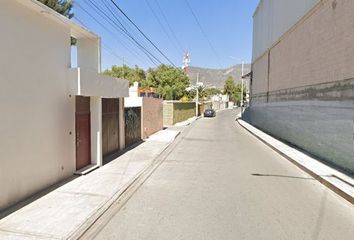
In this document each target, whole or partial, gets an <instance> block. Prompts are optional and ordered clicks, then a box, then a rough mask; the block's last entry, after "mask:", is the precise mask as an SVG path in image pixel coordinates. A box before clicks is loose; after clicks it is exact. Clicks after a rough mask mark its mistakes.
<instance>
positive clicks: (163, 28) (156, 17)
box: [145, 0, 183, 52]
mask: <svg viewBox="0 0 354 240" xmlns="http://www.w3.org/2000/svg"><path fill="white" fill-rule="evenodd" d="M145 2H146V4H147V6H148V7H149V9H150V11H151V12H152V14H153V15H154V17H155V19H156V20H157V22H158V23H159V25H160V27H161V29H162V31H163V32H164V33H165V34H166V36H167V37H168V39H169V40H170V41H171V42H172V43H173V46H174V47H175V49H176V50H177V52H180V51H181V50H180V49H178V47H177V46H176V44H175V42H174V41H173V39H172V37H171V36H170V34H169V33H168V32H167V30H166V28H165V26H164V25H163V24H162V22H161V21H160V18H159V17H158V16H157V14H156V12H155V11H154V9H153V8H152V6H151V4H150V3H149V0H145ZM182 52H183V50H182Z"/></svg>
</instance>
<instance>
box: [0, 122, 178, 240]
mask: <svg viewBox="0 0 354 240" xmlns="http://www.w3.org/2000/svg"><path fill="white" fill-rule="evenodd" d="M178 134H179V131H175V130H168V129H167V130H162V131H160V132H158V133H156V134H154V135H152V136H151V137H150V138H149V139H147V140H146V141H145V142H144V143H142V144H141V145H139V146H137V147H136V148H134V149H132V150H130V151H128V152H126V153H125V154H123V155H121V156H120V157H118V158H117V159H115V160H113V161H111V162H110V163H108V164H106V165H105V166H103V167H101V168H99V169H98V170H96V171H94V172H92V173H90V174H88V175H85V176H82V177H79V178H76V179H75V180H73V181H71V182H69V183H67V184H65V185H63V186H61V187H59V188H57V189H56V190H54V191H52V192H50V193H49V194H47V195H45V196H43V197H41V198H39V199H38V200H36V201H34V202H32V203H30V204H28V205H27V206H25V207H23V208H21V209H19V210H18V211H16V212H14V213H12V214H11V215H9V216H7V217H5V218H3V219H1V220H0V239H2V240H4V239H5V240H6V239H12V240H13V239H21V240H27V239H75V238H77V237H78V236H80V235H81V234H82V233H83V232H84V231H85V230H86V229H87V228H88V227H89V226H91V224H92V223H93V222H94V221H96V220H97V218H98V217H99V216H100V215H101V214H102V213H103V212H104V211H106V210H107V209H108V208H109V207H110V206H111V205H112V203H114V202H115V201H116V200H117V199H118V198H119V197H120V196H121V195H122V194H123V193H124V192H125V191H126V189H127V188H129V186H130V185H131V184H132V183H133V182H134V180H135V179H137V178H138V177H139V176H140V175H141V174H142V173H143V172H144V170H145V169H147V168H148V167H149V166H151V165H152V164H153V163H154V160H155V159H156V158H157V157H158V156H159V155H160V154H161V153H162V152H163V151H164V150H165V149H166V148H167V147H168V146H169V145H170V144H171V143H172V142H173V141H174V139H175V138H176V136H177V135H178Z"/></svg>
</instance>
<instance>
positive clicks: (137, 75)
mask: <svg viewBox="0 0 354 240" xmlns="http://www.w3.org/2000/svg"><path fill="white" fill-rule="evenodd" d="M103 73H104V74H106V75H108V76H111V77H116V78H124V79H127V80H128V81H129V84H130V85H133V83H134V82H135V81H137V82H139V84H140V86H144V87H145V86H147V87H149V86H148V85H149V84H147V81H146V74H145V71H144V70H143V69H141V68H139V67H138V66H135V67H134V68H130V67H128V66H127V65H123V66H116V65H114V66H112V68H111V69H107V70H105V71H104V72H103Z"/></svg>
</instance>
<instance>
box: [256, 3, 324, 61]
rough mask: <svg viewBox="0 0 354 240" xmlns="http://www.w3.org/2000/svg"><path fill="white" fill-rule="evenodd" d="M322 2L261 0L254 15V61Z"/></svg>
mask: <svg viewBox="0 0 354 240" xmlns="http://www.w3.org/2000/svg"><path fill="white" fill-rule="evenodd" d="M319 2H320V0H296V1H294V0H261V1H260V2H259V5H258V7H257V9H256V11H255V13H254V15H253V61H255V60H256V59H257V58H258V57H260V56H262V55H263V54H264V53H265V52H266V51H267V49H269V48H270V47H272V45H273V44H275V43H276V42H277V41H278V40H279V38H280V37H281V36H282V35H283V34H284V33H286V32H287V31H288V30H289V29H290V28H291V27H292V26H293V25H294V24H295V23H297V22H298V21H299V20H300V19H301V18H302V17H303V16H304V15H305V14H306V13H307V12H308V11H309V10H310V9H312V8H313V7H314V6H315V5H316V4H317V3H319Z"/></svg>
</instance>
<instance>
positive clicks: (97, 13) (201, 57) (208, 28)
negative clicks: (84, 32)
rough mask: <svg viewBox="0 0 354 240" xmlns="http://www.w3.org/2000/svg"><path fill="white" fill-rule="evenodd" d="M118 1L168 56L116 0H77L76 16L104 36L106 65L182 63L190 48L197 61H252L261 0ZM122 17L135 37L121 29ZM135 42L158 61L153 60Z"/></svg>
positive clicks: (208, 64)
mask: <svg viewBox="0 0 354 240" xmlns="http://www.w3.org/2000/svg"><path fill="white" fill-rule="evenodd" d="M114 1H115V2H116V4H117V5H118V6H119V7H120V8H121V9H122V10H123V11H124V12H125V14H126V15H127V16H128V17H129V18H130V19H131V20H132V21H133V22H134V23H135V24H136V25H137V26H138V27H139V29H140V30H141V31H142V32H143V33H144V34H145V35H146V36H147V38H148V39H150V40H151V41H152V42H153V43H154V44H155V46H156V47H157V48H158V49H159V50H160V51H161V52H162V53H163V54H164V55H165V56H166V58H164V57H163V56H162V55H161V54H160V53H159V52H158V51H157V50H156V49H155V48H154V47H153V46H152V45H151V44H150V43H149V42H148V41H147V40H146V39H144V37H143V36H142V35H141V34H140V33H139V32H138V31H137V30H136V29H135V28H134V26H133V25H132V24H130V23H129V21H128V20H127V19H125V18H124V16H123V15H122V14H121V13H120V12H119V10H118V9H117V8H116V7H115V6H114V5H113V4H112V3H111V1H110V0H75V5H74V9H73V12H74V14H75V17H74V19H73V20H74V21H76V22H78V23H79V24H81V25H84V26H85V27H87V28H88V29H89V30H90V31H92V32H95V33H97V34H98V35H100V36H101V38H102V68H103V69H107V68H110V67H111V66H112V65H122V64H123V63H124V64H127V65H129V66H135V65H138V66H139V67H142V68H144V69H148V68H150V67H155V66H156V65H158V64H159V62H162V63H166V64H171V63H170V62H172V63H173V64H174V65H175V66H177V67H181V66H182V59H183V54H184V52H185V51H189V53H190V59H191V63H190V65H191V66H198V67H205V68H215V69H220V68H228V67H230V66H232V65H235V64H239V63H240V62H241V59H243V60H244V61H245V62H250V61H251V55H252V15H253V13H254V11H255V9H256V7H257V4H258V1H259V0H114ZM104 3H106V4H109V5H106V6H108V8H109V9H108V8H107V7H106V6H105V5H104ZM188 4H189V5H188ZM189 6H190V7H189ZM191 9H192V11H193V13H194V15H195V17H194V16H193V13H192V11H191ZM106 19H108V20H106ZM117 20H120V21H121V22H122V24H123V26H124V27H125V28H126V29H127V31H128V32H129V33H130V34H131V36H132V38H133V39H134V40H133V39H132V38H129V37H127V36H126V35H124V34H123V33H122V31H121V30H120V29H118V27H117V26H120V25H119V23H118V22H117ZM122 20H123V21H122ZM134 41H136V42H138V44H140V45H141V46H143V47H144V48H145V49H147V50H148V51H149V52H151V53H152V54H153V55H154V57H155V58H157V59H158V60H153V62H152V61H151V60H150V59H149V58H148V57H147V56H146V55H145V54H144V52H143V51H142V50H141V49H140V48H139V46H138V45H137V44H136V43H135V42H134ZM150 58H152V57H150Z"/></svg>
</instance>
